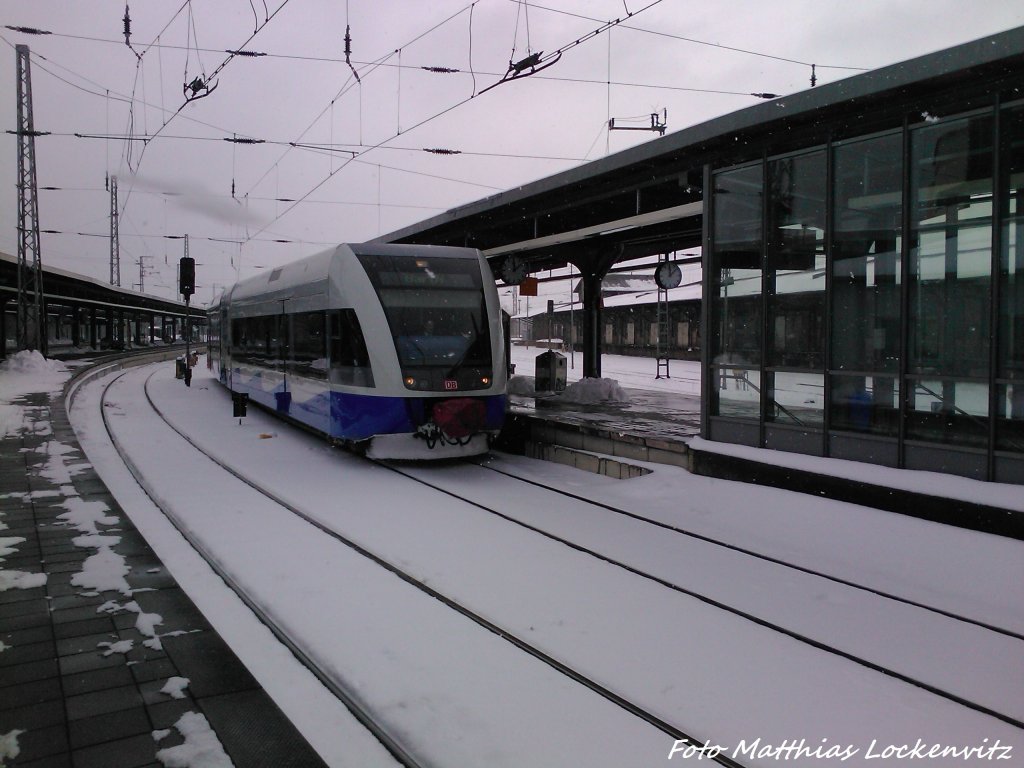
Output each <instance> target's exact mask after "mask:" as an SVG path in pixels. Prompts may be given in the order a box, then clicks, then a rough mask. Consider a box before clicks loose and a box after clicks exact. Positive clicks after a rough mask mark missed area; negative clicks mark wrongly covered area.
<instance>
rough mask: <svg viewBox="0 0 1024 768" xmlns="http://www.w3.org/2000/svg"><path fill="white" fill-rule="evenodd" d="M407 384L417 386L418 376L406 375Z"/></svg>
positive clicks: (410, 386)
mask: <svg viewBox="0 0 1024 768" xmlns="http://www.w3.org/2000/svg"><path fill="white" fill-rule="evenodd" d="M405 386H407V387H409V388H410V389H412V388H413V387H415V386H416V377H415V376H406V377H405Z"/></svg>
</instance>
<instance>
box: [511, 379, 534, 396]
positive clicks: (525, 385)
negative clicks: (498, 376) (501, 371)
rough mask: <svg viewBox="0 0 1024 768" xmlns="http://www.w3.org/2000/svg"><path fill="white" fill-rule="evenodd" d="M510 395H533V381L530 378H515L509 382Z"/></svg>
mask: <svg viewBox="0 0 1024 768" xmlns="http://www.w3.org/2000/svg"><path fill="white" fill-rule="evenodd" d="M508 393H509V394H510V395H533V394H534V388H533V379H531V378H529V377H528V376H513V377H512V378H511V379H509V380H508Z"/></svg>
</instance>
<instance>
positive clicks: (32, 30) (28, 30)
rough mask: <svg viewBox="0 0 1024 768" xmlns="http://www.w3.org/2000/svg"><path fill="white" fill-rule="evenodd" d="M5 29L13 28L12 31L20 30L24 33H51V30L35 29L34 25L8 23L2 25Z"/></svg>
mask: <svg viewBox="0 0 1024 768" xmlns="http://www.w3.org/2000/svg"><path fill="white" fill-rule="evenodd" d="M4 26H5V27H6V28H7V29H10V30H13V31H14V32H22V33H24V34H26V35H52V34H53V32H49V31H47V30H45V29H36V28H35V27H12V26H11V25H10V24H5V25H4Z"/></svg>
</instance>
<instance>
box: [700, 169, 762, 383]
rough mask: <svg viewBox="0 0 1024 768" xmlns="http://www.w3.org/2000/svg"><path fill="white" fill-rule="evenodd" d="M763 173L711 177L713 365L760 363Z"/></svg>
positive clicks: (739, 172)
mask: <svg viewBox="0 0 1024 768" xmlns="http://www.w3.org/2000/svg"><path fill="white" fill-rule="evenodd" d="M763 200H764V190H763V171H762V168H761V166H760V165H755V166H750V167H747V168H739V169H736V170H732V171H723V172H722V173H718V174H716V175H715V177H714V190H713V196H712V206H713V211H714V229H713V233H712V234H713V238H714V242H713V251H712V268H711V275H712V277H711V281H712V285H713V294H712V300H713V304H712V315H711V316H712V323H711V329H712V339H711V355H712V360H714V361H715V362H724V363H737V364H743V365H757V364H758V363H760V361H761V252H762V237H763V235H762V229H763V228H762V225H761V224H762V222H761V219H762V215H763V214H762V211H763V207H762V206H763Z"/></svg>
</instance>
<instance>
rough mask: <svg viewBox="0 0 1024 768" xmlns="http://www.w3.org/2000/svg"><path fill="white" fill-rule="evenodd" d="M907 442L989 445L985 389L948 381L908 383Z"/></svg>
mask: <svg viewBox="0 0 1024 768" xmlns="http://www.w3.org/2000/svg"><path fill="white" fill-rule="evenodd" d="M907 388H908V389H909V395H910V396H909V398H908V404H907V431H906V435H907V437H908V438H911V439H917V440H930V441H934V442H941V443H953V444H956V445H974V446H978V447H982V448H983V447H985V446H987V445H988V385H987V384H983V383H981V382H969V381H950V380H948V379H945V380H938V379H912V380H909V381H908V382H907Z"/></svg>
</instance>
